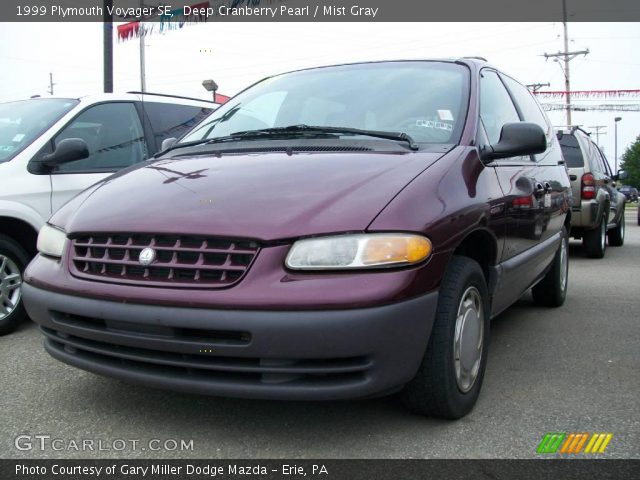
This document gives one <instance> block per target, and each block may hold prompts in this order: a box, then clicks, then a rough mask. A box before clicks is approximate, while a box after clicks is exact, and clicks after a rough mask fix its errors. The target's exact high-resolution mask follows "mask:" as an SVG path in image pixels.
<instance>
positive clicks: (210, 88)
mask: <svg viewBox="0 0 640 480" xmlns="http://www.w3.org/2000/svg"><path fill="white" fill-rule="evenodd" d="M202 86H203V87H204V88H205V90H206V91H207V92H211V93H212V94H213V101H214V102H215V101H216V90H218V84H217V83H216V82H214V81H213V80H211V79H209V80H203V81H202Z"/></svg>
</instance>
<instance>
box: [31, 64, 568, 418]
mask: <svg viewBox="0 0 640 480" xmlns="http://www.w3.org/2000/svg"><path fill="white" fill-rule="evenodd" d="M169 143H170V142H169ZM569 198H570V194H569V179H568V176H567V172H566V168H565V165H564V161H563V158H562V155H561V151H560V148H559V145H558V141H557V139H556V137H555V135H554V134H553V131H552V128H551V126H550V124H549V122H548V120H547V118H546V116H545V115H544V114H543V113H542V111H541V109H540V107H539V105H538V104H537V102H536V101H535V100H534V99H533V97H532V95H531V94H530V93H529V91H528V90H527V89H526V88H525V87H523V86H522V85H521V84H519V83H517V82H516V81H514V80H513V79H511V78H510V77H508V76H506V75H503V74H501V73H499V72H498V71H496V70H495V69H494V68H492V67H490V66H489V65H488V64H486V63H485V62H484V61H480V60H476V59H460V60H451V61H390V62H376V63H362V64H352V65H340V66H332V67H324V68H315V69H308V70H302V71H296V72H292V73H288V74H284V75H279V76H274V77H271V78H268V79H265V80H263V81H261V82H258V83H257V84H255V85H254V86H252V87H250V88H249V89H247V90H245V91H244V92H242V93H241V94H239V95H237V96H236V97H235V98H233V99H232V100H231V101H229V102H228V103H227V104H225V105H224V106H222V107H221V108H219V109H218V110H217V111H215V112H214V113H213V114H211V115H210V116H209V117H208V118H206V119H205V120H204V121H203V122H202V123H200V124H199V125H197V126H196V127H195V128H194V129H193V130H191V132H189V133H188V134H187V136H186V137H184V138H183V139H182V140H181V141H180V142H179V143H174V144H173V145H171V146H168V145H167V144H165V151H164V152H163V153H162V154H161V155H160V156H159V158H156V159H154V160H150V161H147V162H146V163H143V164H141V165H140V166H137V167H131V168H130V169H128V170H126V171H124V172H121V173H118V174H115V175H113V176H112V177H110V178H108V179H107V180H105V181H103V182H101V183H98V184H96V185H95V186H93V187H91V188H90V189H88V190H86V191H84V192H83V193H81V194H80V195H78V196H77V197H75V198H74V199H73V200H71V201H70V202H69V203H68V204H67V205H66V206H65V207H63V208H62V209H61V210H60V211H58V213H56V214H55V215H54V216H53V217H52V218H51V220H50V222H49V223H48V224H47V226H45V227H44V228H43V229H42V231H41V232H40V236H39V239H38V250H39V252H40V255H39V256H38V257H36V259H35V260H34V261H33V262H32V263H31V264H30V265H29V267H28V269H27V271H26V274H25V285H24V291H23V294H24V299H25V304H26V307H27V310H28V312H29V314H30V316H31V318H33V319H34V320H35V321H36V322H37V323H38V324H40V326H41V329H42V332H43V333H44V335H45V337H46V339H45V347H46V349H47V351H48V352H49V353H50V354H51V355H52V356H53V357H55V358H57V359H59V360H61V361H63V362H66V363H68V364H71V365H74V366H76V367H80V368H83V369H86V370H89V371H92V372H95V373H99V374H104V375H109V376H113V377H117V378H121V379H124V380H128V381H133V382H136V383H139V384H143V385H149V386H154V387H162V388H170V389H175V390H180V391H185V392H199V393H206V394H213V395H227V396H237V397H253V398H271V399H300V400H302V399H344V398H358V397H370V396H376V395H383V394H389V393H393V392H397V391H401V396H402V398H403V399H404V401H405V403H406V404H407V405H408V406H409V407H410V408H411V409H412V410H414V411H416V412H420V413H423V414H428V415H433V416H439V417H445V418H458V417H461V416H463V415H465V414H466V413H467V412H469V411H470V410H471V408H472V407H473V405H474V403H475V402H476V399H477V397H478V394H479V391H480V386H481V384H482V378H483V374H484V370H485V365H486V360H487V347H488V339H489V320H490V319H491V317H493V316H495V315H497V314H498V313H500V312H501V311H502V310H504V309H505V308H507V307H508V306H509V305H511V304H512V303H513V302H514V301H516V300H517V299H518V298H519V297H520V296H521V295H522V294H523V293H524V292H525V291H526V290H527V289H529V288H530V287H533V297H534V299H535V301H536V302H537V303H539V304H543V305H547V306H559V305H561V304H562V303H563V302H564V299H565V295H566V291H567V273H568V263H567V245H568V243H567V232H568V231H569V217H570V211H571V210H570V204H569Z"/></svg>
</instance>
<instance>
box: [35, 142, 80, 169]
mask: <svg viewBox="0 0 640 480" xmlns="http://www.w3.org/2000/svg"><path fill="white" fill-rule="evenodd" d="M88 156H89V146H88V145H87V142H85V141H84V140H83V139H81V138H65V139H64V140H62V141H61V142H60V143H59V144H58V145H56V149H55V150H54V151H53V153H50V154H49V155H45V156H44V157H42V159H41V160H40V163H41V164H42V165H44V166H47V167H57V166H58V165H62V164H63V163H69V162H75V161H76V160H82V159H83V158H87V157H88Z"/></svg>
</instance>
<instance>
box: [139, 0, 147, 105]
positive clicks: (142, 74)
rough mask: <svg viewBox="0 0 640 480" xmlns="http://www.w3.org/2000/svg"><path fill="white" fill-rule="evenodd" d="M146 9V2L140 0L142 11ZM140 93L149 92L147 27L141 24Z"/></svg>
mask: <svg viewBox="0 0 640 480" xmlns="http://www.w3.org/2000/svg"><path fill="white" fill-rule="evenodd" d="M143 8H144V0H140V10H142V9H143ZM139 25H140V91H141V92H142V93H144V92H146V91H147V76H146V73H145V66H144V64H145V59H144V40H145V38H144V37H145V33H146V32H145V25H144V23H142V22H140V24H139Z"/></svg>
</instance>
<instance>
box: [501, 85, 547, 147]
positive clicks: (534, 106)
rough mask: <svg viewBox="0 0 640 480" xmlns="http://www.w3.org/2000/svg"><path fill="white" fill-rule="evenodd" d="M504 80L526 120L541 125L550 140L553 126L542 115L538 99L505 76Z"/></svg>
mask: <svg viewBox="0 0 640 480" xmlns="http://www.w3.org/2000/svg"><path fill="white" fill-rule="evenodd" d="M502 78H503V80H504V83H506V84H507V87H508V88H509V90H510V91H511V94H512V95H513V98H514V99H515V101H516V103H517V104H518V106H519V107H520V111H521V112H522V115H523V116H524V120H525V121H527V122H532V123H537V124H538V125H540V128H542V130H543V131H544V132H545V134H546V136H547V138H549V136H550V135H552V131H551V126H550V125H549V122H548V121H547V117H546V116H545V114H544V113H542V110H541V109H540V105H538V102H537V101H536V99H535V98H533V95H532V94H531V92H530V91H529V89H528V88H527V87H524V86H522V85H520V84H519V83H518V82H516V81H515V80H513V79H512V78H509V77H507V76H505V75H503V76H502Z"/></svg>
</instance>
